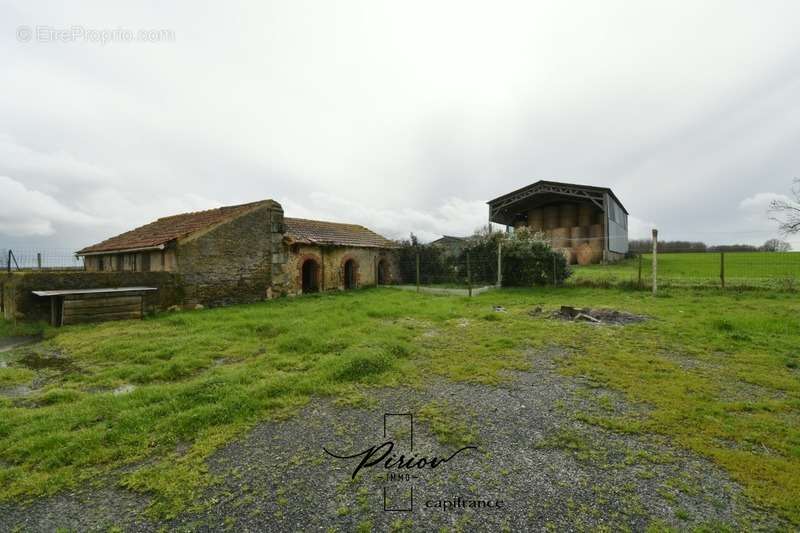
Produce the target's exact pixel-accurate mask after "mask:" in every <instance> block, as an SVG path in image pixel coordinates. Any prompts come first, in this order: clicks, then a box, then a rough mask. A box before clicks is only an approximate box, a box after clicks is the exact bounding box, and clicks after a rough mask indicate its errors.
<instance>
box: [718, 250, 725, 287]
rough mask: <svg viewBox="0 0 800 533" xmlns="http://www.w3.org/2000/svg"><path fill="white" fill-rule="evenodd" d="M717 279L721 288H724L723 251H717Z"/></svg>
mask: <svg viewBox="0 0 800 533" xmlns="http://www.w3.org/2000/svg"><path fill="white" fill-rule="evenodd" d="M719 280H720V282H721V283H722V288H723V289H724V288H725V252H720V253H719Z"/></svg>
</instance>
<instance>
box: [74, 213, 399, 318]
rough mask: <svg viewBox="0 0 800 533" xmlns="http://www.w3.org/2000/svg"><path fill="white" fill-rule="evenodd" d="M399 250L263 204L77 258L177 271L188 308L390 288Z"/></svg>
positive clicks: (109, 243) (186, 219)
mask: <svg viewBox="0 0 800 533" xmlns="http://www.w3.org/2000/svg"><path fill="white" fill-rule="evenodd" d="M394 248H395V244H394V243H393V242H392V241H390V240H388V239H386V238H384V237H382V236H381V235H378V234H377V233H375V232H373V231H370V230H369V229H367V228H365V227H363V226H359V225H355V224H340V223H336V222H322V221H317V220H305V219H298V218H288V217H284V215H283V208H282V207H281V205H280V204H279V203H278V202H275V201H273V200H264V201H260V202H253V203H249V204H242V205H234V206H227V207H220V208H218V209H209V210H207V211H198V212H193V213H183V214H179V215H173V216H168V217H164V218H160V219H158V220H156V221H155V222H151V223H150V224H146V225H144V226H142V227H139V228H136V229H133V230H131V231H128V232H125V233H122V234H120V235H117V236H115V237H111V238H110V239H107V240H105V241H103V242H100V243H97V244H94V245H92V246H87V247H86V248H83V249H82V250H79V251H78V252H76V254H77V255H79V256H83V258H84V264H85V266H86V270H87V271H89V272H119V273H126V272H170V273H173V274H174V275H175V276H176V277H177V279H178V282H179V285H180V287H181V290H182V293H183V298H182V300H183V304H184V305H193V304H203V305H224V304H228V303H239V302H251V301H258V300H263V299H265V298H272V297H276V296H280V295H295V294H302V293H309V292H317V291H325V290H345V289H354V288H358V287H366V286H369V285H376V284H382V283H385V284H388V283H392V282H393V281H394V280H395V279H396V277H397V265H396V258H395V255H394V253H393V252H394Z"/></svg>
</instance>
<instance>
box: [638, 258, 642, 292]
mask: <svg viewBox="0 0 800 533" xmlns="http://www.w3.org/2000/svg"><path fill="white" fill-rule="evenodd" d="M638 287H639V290H642V254H639V283H638Z"/></svg>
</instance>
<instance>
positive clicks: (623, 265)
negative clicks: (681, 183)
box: [570, 250, 800, 290]
mask: <svg viewBox="0 0 800 533" xmlns="http://www.w3.org/2000/svg"><path fill="white" fill-rule="evenodd" d="M653 266H654V263H653V254H652V253H632V254H629V255H628V257H626V258H624V259H622V260H620V261H617V262H612V263H607V264H595V265H586V266H578V267H574V269H573V275H572V277H571V279H570V283H573V284H577V285H592V286H603V285H627V286H635V287H638V288H642V289H646V288H651V287H652V283H653ZM655 269H656V273H657V285H658V286H662V287H666V286H676V287H680V286H687V287H691V286H713V287H723V288H724V287H750V288H774V289H787V290H794V289H798V288H800V253H797V252H767V251H714V250H712V251H700V252H698V251H696V250H672V251H669V252H658V253H657V254H656V267H655Z"/></svg>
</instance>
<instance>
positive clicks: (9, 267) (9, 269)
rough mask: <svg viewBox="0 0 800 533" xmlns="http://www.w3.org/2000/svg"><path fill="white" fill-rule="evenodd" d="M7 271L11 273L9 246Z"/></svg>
mask: <svg viewBox="0 0 800 533" xmlns="http://www.w3.org/2000/svg"><path fill="white" fill-rule="evenodd" d="M7 268H8V273H9V274H11V248H9V249H8V264H7Z"/></svg>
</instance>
